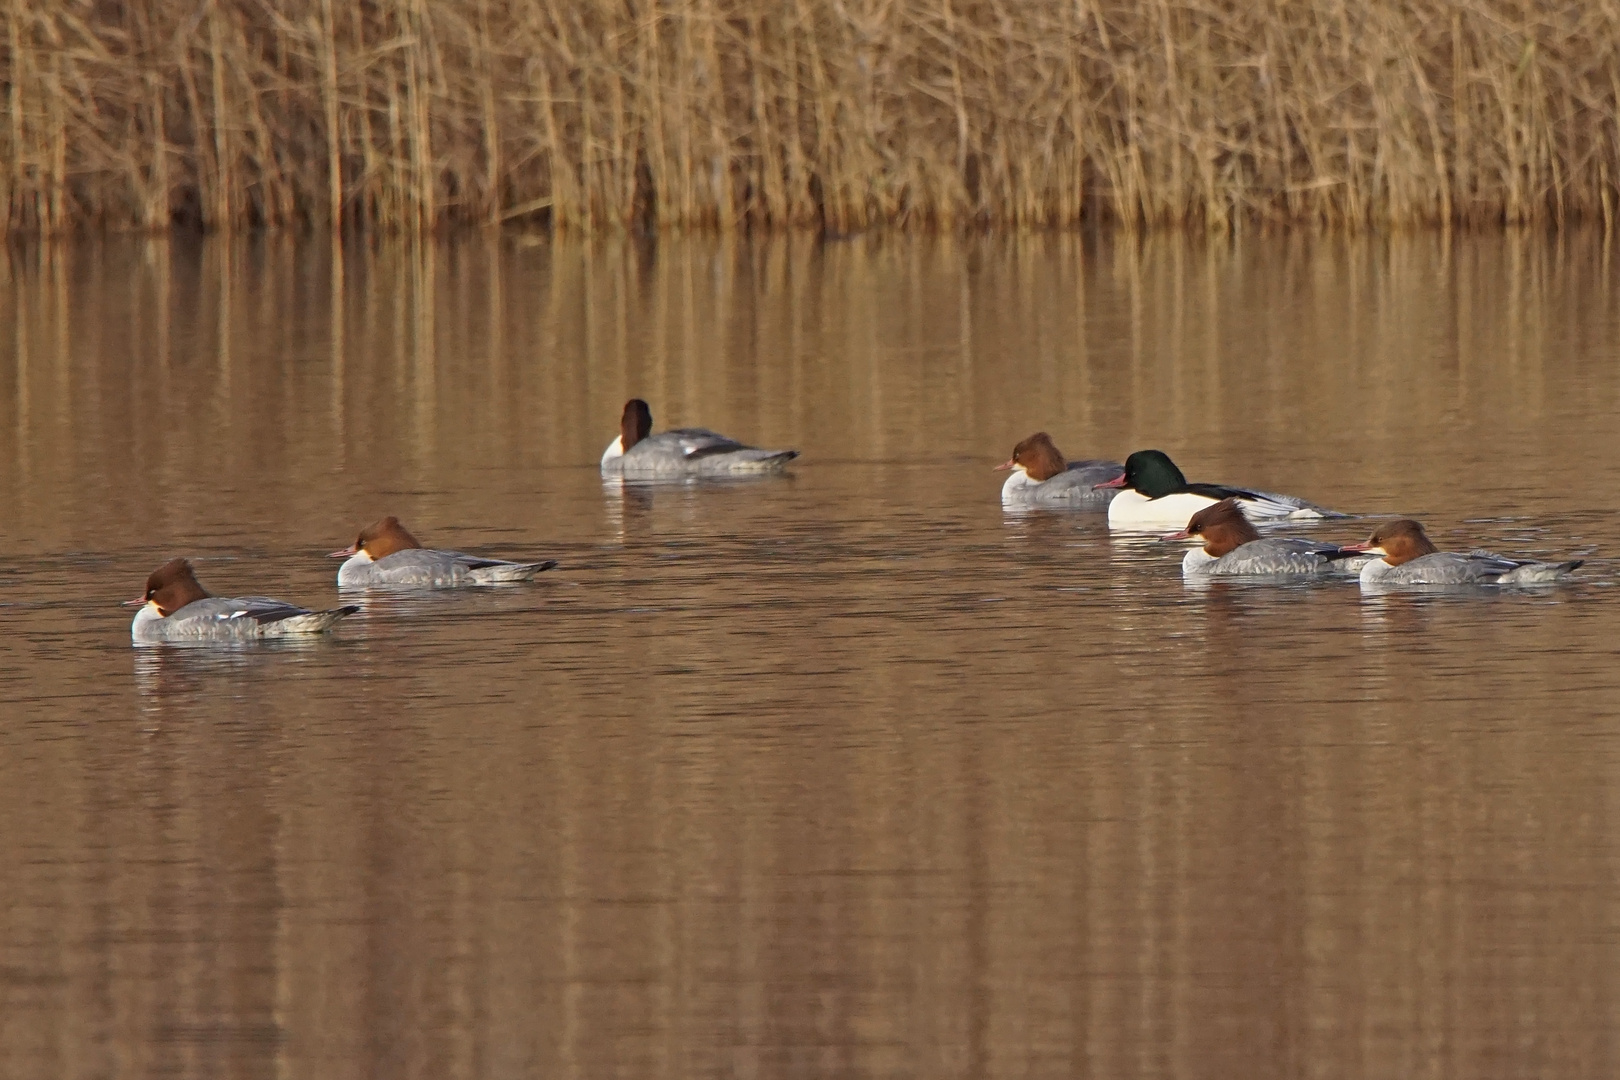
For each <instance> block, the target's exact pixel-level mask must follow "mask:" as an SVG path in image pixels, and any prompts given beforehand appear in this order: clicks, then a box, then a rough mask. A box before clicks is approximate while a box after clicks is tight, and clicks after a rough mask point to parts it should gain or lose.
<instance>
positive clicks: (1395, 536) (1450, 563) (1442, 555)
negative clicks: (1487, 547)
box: [1345, 518, 1584, 585]
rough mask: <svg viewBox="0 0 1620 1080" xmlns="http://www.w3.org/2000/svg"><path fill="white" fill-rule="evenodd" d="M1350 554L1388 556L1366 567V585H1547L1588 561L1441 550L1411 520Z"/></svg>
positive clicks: (1377, 533)
mask: <svg viewBox="0 0 1620 1080" xmlns="http://www.w3.org/2000/svg"><path fill="white" fill-rule="evenodd" d="M1345 550H1346V551H1364V552H1366V553H1368V554H1369V555H1374V556H1382V557H1381V558H1374V559H1371V560H1369V561H1368V563H1367V564H1366V565H1365V566H1363V567H1362V568H1361V583H1362V584H1363V585H1545V584H1550V583H1552V582H1557V581H1563V580H1565V579H1567V578H1568V577H1569V576H1570V574H1572V573H1573V572H1574V571H1575V570H1576V569H1577V568H1578V567H1580V566H1581V565H1582V563H1583V561H1584V560H1581V559H1573V560H1570V561H1568V562H1556V563H1549V562H1536V561H1534V560H1530V559H1509V558H1507V557H1506V556H1503V555H1495V554H1492V553H1491V552H1489V551H1470V552H1468V553H1466V554H1462V553H1459V552H1455V551H1441V550H1440V549H1439V548H1437V547H1435V546H1434V542H1433V541H1432V540H1430V539H1429V537H1428V534H1426V533H1425V532H1424V531H1423V526H1422V525H1421V524H1420V523H1418V522H1416V521H1413V520H1412V519H1411V518H1396V519H1395V520H1393V521H1386V522H1384V523H1383V524H1382V525H1380V526H1378V528H1377V529H1376V530H1374V531H1373V534H1372V536H1371V537H1370V538H1368V540H1367V542H1366V543H1364V544H1346V545H1345Z"/></svg>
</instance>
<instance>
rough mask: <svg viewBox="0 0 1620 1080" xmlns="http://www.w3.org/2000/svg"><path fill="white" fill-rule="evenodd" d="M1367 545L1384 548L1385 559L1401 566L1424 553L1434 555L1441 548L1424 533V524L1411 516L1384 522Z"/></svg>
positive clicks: (1390, 563)
mask: <svg viewBox="0 0 1620 1080" xmlns="http://www.w3.org/2000/svg"><path fill="white" fill-rule="evenodd" d="M1367 546H1368V547H1372V548H1381V549H1383V552H1384V561H1385V562H1387V563H1389V565H1391V566H1399V565H1401V564H1402V563H1407V562H1411V561H1412V560H1413V559H1416V558H1420V557H1421V556H1424V555H1433V554H1434V553H1435V552H1436V551H1439V550H1440V549H1439V548H1437V547H1435V546H1434V544H1433V542H1431V541H1430V540H1429V538H1428V536H1426V535H1425V534H1424V532H1423V526H1422V525H1419V524H1418V523H1417V522H1415V521H1413V520H1412V519H1411V518H1396V519H1395V520H1394V521H1386V522H1384V523H1383V524H1382V525H1380V526H1378V528H1377V530H1376V531H1374V532H1373V534H1372V536H1371V538H1369V539H1368V541H1367Z"/></svg>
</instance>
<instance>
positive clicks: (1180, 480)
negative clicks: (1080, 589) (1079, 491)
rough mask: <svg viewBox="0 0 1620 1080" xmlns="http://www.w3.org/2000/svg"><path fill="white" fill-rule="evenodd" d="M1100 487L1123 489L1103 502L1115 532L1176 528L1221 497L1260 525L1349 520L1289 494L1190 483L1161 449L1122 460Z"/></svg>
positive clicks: (1136, 454) (1343, 515)
mask: <svg viewBox="0 0 1620 1080" xmlns="http://www.w3.org/2000/svg"><path fill="white" fill-rule="evenodd" d="M1099 486H1100V487H1104V488H1120V489H1122V490H1121V491H1120V492H1119V494H1117V495H1115V496H1114V501H1113V502H1111V503H1109V504H1108V524H1109V526H1111V527H1112V528H1116V529H1161V528H1167V527H1168V528H1175V527H1178V526H1180V525H1182V524H1183V523H1184V522H1186V521H1188V520H1190V519H1191V518H1192V516H1193V515H1194V514H1196V513H1197V512H1198V511H1200V510H1202V509H1204V508H1205V507H1208V506H1213V505H1215V504H1216V503H1218V502H1220V501H1221V500H1222V499H1236V500H1237V504H1238V506H1239V507H1240V508H1241V509H1242V510H1243V513H1244V516H1246V517H1247V518H1248V519H1249V520H1250V521H1257V522H1261V523H1266V522H1272V521H1284V520H1293V521H1297V520H1311V519H1317V518H1329V517H1347V516H1349V515H1347V514H1340V513H1337V512H1336V511H1333V510H1326V509H1323V508H1322V507H1320V506H1317V505H1316V504H1315V503H1310V502H1306V501H1305V500H1304V499H1300V498H1296V497H1295V496H1293V495H1276V494H1273V493H1272V492H1269V491H1255V490H1251V489H1249V488H1235V487H1227V486H1225V485H1222V484H1189V483H1188V482H1187V478H1186V476H1184V475H1183V474H1182V472H1181V470H1180V469H1178V468H1177V467H1176V463H1175V462H1173V461H1171V460H1170V455H1168V454H1166V453H1165V452H1164V451H1163V450H1138V451H1136V452H1135V453H1134V454H1132V455H1131V456H1130V457H1128V458H1126V459H1125V467H1124V470H1123V471H1122V472H1120V473H1119V474H1118V475H1116V476H1115V477H1114V478H1113V479H1112V480H1109V481H1106V482H1105V483H1103V484H1101V485H1099Z"/></svg>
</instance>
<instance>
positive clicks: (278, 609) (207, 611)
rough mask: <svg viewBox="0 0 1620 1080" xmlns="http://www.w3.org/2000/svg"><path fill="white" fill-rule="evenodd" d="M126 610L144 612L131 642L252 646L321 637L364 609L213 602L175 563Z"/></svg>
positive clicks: (151, 579) (251, 600)
mask: <svg viewBox="0 0 1620 1080" xmlns="http://www.w3.org/2000/svg"><path fill="white" fill-rule="evenodd" d="M124 606H125V607H139V608H140V610H139V611H137V612H136V613H135V621H134V622H132V623H130V626H129V636H130V639H131V640H133V641H137V642H154V641H250V640H252V639H254V638H271V637H288V636H292V635H296V634H319V633H321V632H323V631H326V630H330V629H331V628H332V626H333V625H334V624H335V623H336V622H337V621H338V620H339V619H342V618H345V617H347V616H349V615H353V614H354V613H355V612H357V611H359V610H360V609H359V608H358V607H356V606H354V605H348V606H345V607H336V608H332V609H330V610H328V611H310V610H309V609H308V608H301V607H296V606H294V605H292V604H289V603H286V602H285V601H282V600H271V599H270V598H269V597H265V596H241V597H235V598H227V597H223V596H211V595H209V593H208V590H206V589H204V588H203V587H202V585H201V584H199V583H198V581H197V575H196V574H195V573H194V572H193V571H192V569H191V563H190V562H189V561H188V560H186V559H170V560H169V561H168V562H166V563H164V564H163V565H162V566H160V567H158V568H157V569H156V570H154V571H152V573H151V574H150V575H149V576H148V577H147V579H146V591H145V592H144V593H142V594H141V595H140V596H137V597H136V598H135V599H133V600H126V601H124Z"/></svg>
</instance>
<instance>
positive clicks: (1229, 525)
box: [1187, 499, 1260, 559]
mask: <svg viewBox="0 0 1620 1080" xmlns="http://www.w3.org/2000/svg"><path fill="white" fill-rule="evenodd" d="M1187 535H1188V536H1198V537H1202V538H1203V541H1204V553H1205V554H1207V555H1213V556H1214V557H1215V558H1217V559H1218V558H1220V557H1221V556H1222V555H1226V554H1229V553H1231V552H1233V551H1236V550H1237V549H1238V548H1240V547H1242V546H1243V545H1244V544H1247V543H1248V542H1249V541H1251V540H1258V539H1260V530H1258V529H1256V528H1255V527H1254V524H1253V522H1251V521H1250V520H1249V519H1248V518H1246V517H1244V516H1243V510H1242V509H1241V508H1240V507H1239V506H1238V504H1237V500H1236V499H1222V500H1221V501H1220V502H1218V503H1215V504H1214V505H1213V506H1206V507H1204V508H1203V509H1202V510H1200V511H1198V513H1196V514H1194V515H1193V516H1192V520H1191V521H1189V522H1187Z"/></svg>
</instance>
